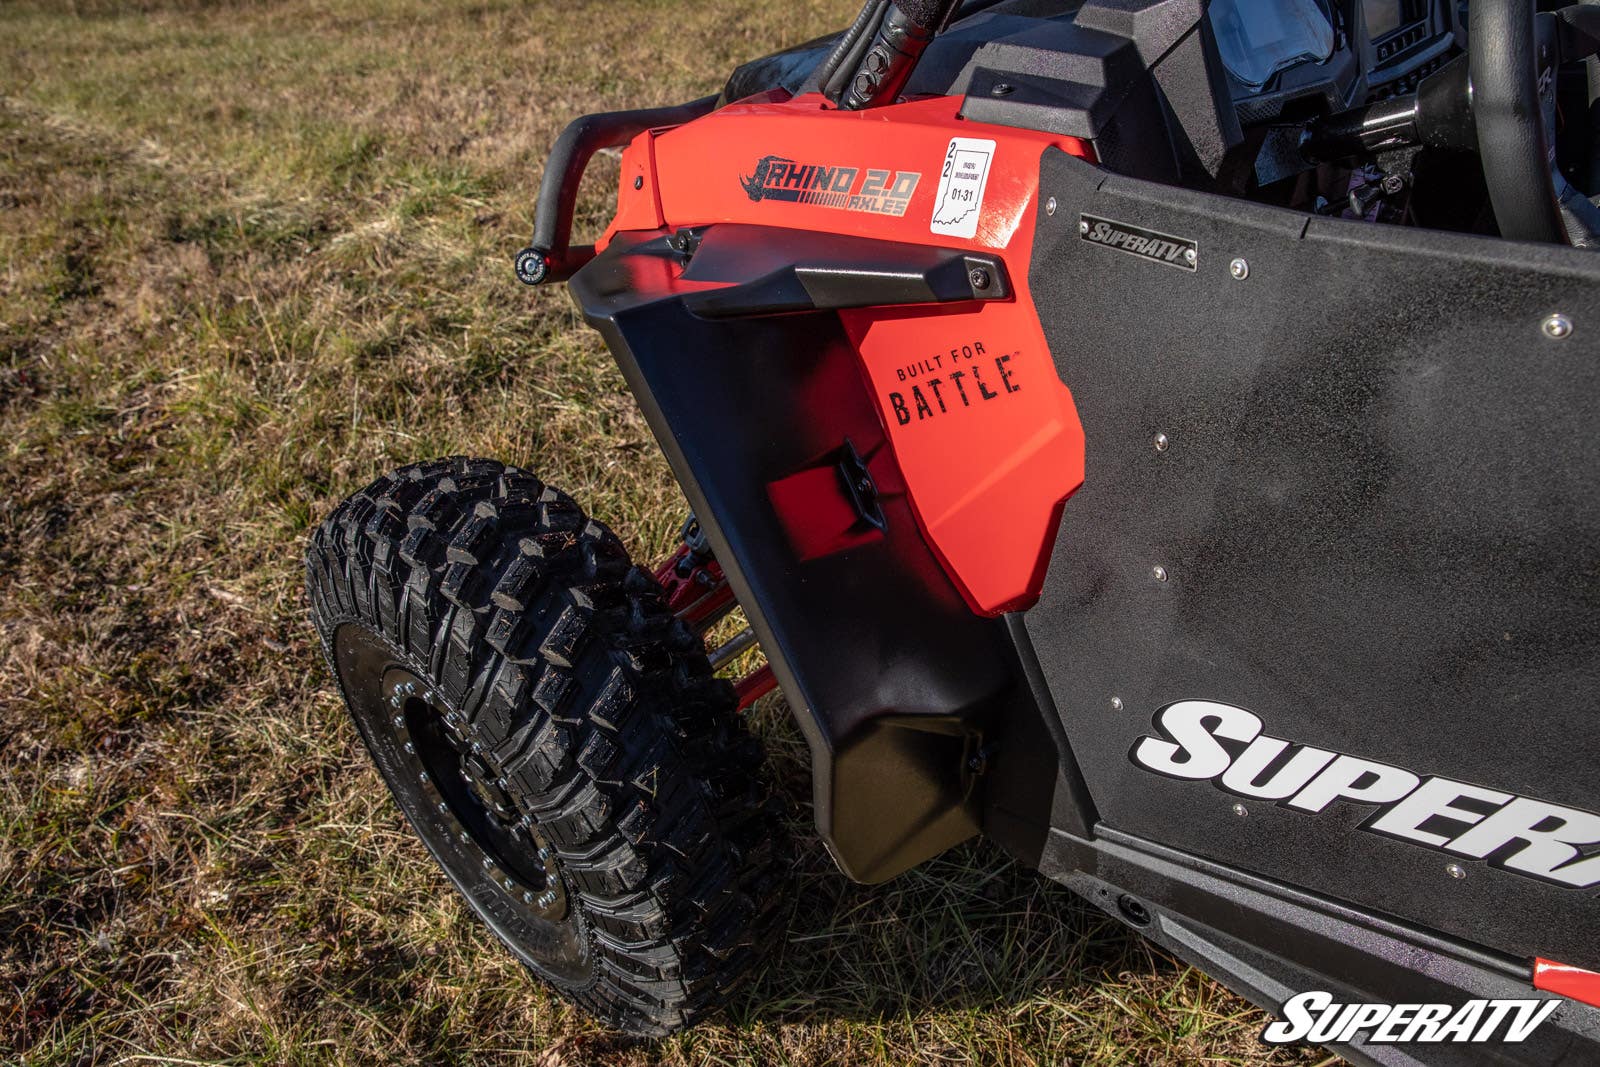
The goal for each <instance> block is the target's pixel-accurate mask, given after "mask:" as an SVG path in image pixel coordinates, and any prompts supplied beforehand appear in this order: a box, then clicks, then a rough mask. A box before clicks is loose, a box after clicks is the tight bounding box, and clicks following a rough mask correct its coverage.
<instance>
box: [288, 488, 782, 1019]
mask: <svg viewBox="0 0 1600 1067" xmlns="http://www.w3.org/2000/svg"><path fill="white" fill-rule="evenodd" d="M307 589H308V594H309V597H310V601H311V606H312V619H313V621H314V623H315V625H316V627H317V630H318V633H319V634H320V636H321V638H322V642H323V648H324V651H325V653H326V654H327V656H328V658H329V661H330V665H331V666H332V668H333V673H334V675H335V677H336V678H337V680H338V682H339V688H340V691H341V693H342V695H343V696H344V699H345V702H346V704H347V706H348V707H349V709H350V713H351V716H352V718H353V719H354V721H355V723H356V725H357V727H358V728H359V730H360V733H361V736H362V738H363V740H364V741H365V742H366V745H367V748H368V749H369V751H370V752H371V754H372V756H373V759H374V762H375V763H376V764H377V767H378V770H379V771H380V772H381V774H382V776H383V778H384V780H385V781H386V782H387V783H388V785H389V788H390V790H391V792H392V793H393V794H394V796H395V799H396V801H397V802H398V803H399V805H400V808H401V810H402V811H403V812H404V813H405V815H406V817H407V818H408V820H409V821H410V822H411V824H412V826H413V827H414V828H415V829H416V831H417V833H418V836H420V837H421V838H422V840H423V842H424V844H426V845H427V847H428V849H429V851H430V852H432V854H433V855H434V857H435V858H436V859H437V860H438V861H439V863H440V865H441V866H442V867H443V868H444V870H445V872H446V873H447V874H448V875H449V877H450V879H451V881H453V882H454V883H455V885H456V887H457V888H458V889H460V890H461V892H462V893H463V895H464V896H465V897H466V899H467V901H468V902H469V904H470V905H471V906H472V907H473V909H474V910H475V911H476V912H477V913H478V915H479V916H480V917H481V918H482V919H483V920H484V921H485V922H486V923H487V924H488V926H489V927H490V929H492V930H493V931H494V932H495V933H496V934H497V935H498V936H499V937H500V938H501V939H502V940H503V941H505V942H506V943H507V944H508V945H509V946H510V947H511V948H512V949H513V950H514V951H515V952H516V953H517V955H518V956H519V957H520V958H521V959H522V960H523V961H524V962H525V963H527V964H528V966H529V967H530V968H532V969H533V970H534V971H535V972H536V973H538V974H539V975H540V976H541V977H543V978H545V979H546V980H547V981H549V982H550V983H551V984H552V985H554V986H555V987H556V988H557V989H558V990H560V991H561V992H562V993H564V994H565V995H566V996H568V997H569V998H571V999H572V1000H574V1001H575V1002H576V1003H578V1004H579V1005H580V1006H582V1007H584V1008H585V1009H587V1010H588V1011H590V1012H591V1013H592V1014H595V1015H597V1016H598V1017H600V1018H602V1019H603V1020H605V1021H607V1022H609V1023H611V1024H612V1025H614V1026H617V1027H619V1028H621V1029H624V1030H627V1031H629V1032H632V1033H638V1034H649V1035H658V1034H664V1033H668V1032H671V1031H673V1030H676V1029H678V1028H681V1027H682V1026H685V1025H688V1024H690V1023H692V1022H693V1021H694V1019H695V1018H697V1017H698V1016H699V1015H701V1014H703V1013H704V1012H706V1011H708V1010H710V1009H712V1008H714V1007H716V1006H717V1005H719V1004H720V1003H722V1002H723V1001H725V999H726V998H727V996H728V994H729V992H730V991H731V990H732V989H733V988H734V987H735V985H736V984H737V983H738V981H739V980H740V978H741V977H742V976H743V975H745V974H746V973H747V972H748V971H749V969H750V968H751V966H752V965H753V964H754V963H755V962H756V960H757V959H758V958H759V957H760V955H761V954H762V951H763V950H764V948H765V947H766V946H767V945H768V944H769V943H770V941H771V940H772V938H771V936H770V931H771V927H772V924H773V922H774V920H775V917H776V915H777V913H778V910H779V905H780V903H781V900H782V894H781V892H779V887H780V880H781V872H782V871H783V869H784V866H785V865H784V855H785V852H786V841H785V838H784V834H783V827H782V820H781V818H780V817H779V807H778V805H777V802H776V801H775V800H774V799H773V798H772V797H771V796H770V794H769V792H768V790H767V787H766V785H765V783H764V781H763V778H762V775H761V764H762V759H761V752H760V748H759V745H757V743H756V742H755V741H754V739H753V738H751V737H750V736H749V734H748V733H747V732H746V731H745V730H744V729H743V726H742V724H741V723H740V722H739V720H738V718H737V716H736V715H735V713H734V699H733V690H732V687H731V686H730V685H729V683H727V682H726V681H724V680H721V679H718V678H715V677H714V676H713V675H712V673H711V670H710V667H709V665H708V664H707V662H706V657H705V652H704V648H703V646H702V645H701V643H700V640H699V638H698V637H696V636H695V635H694V633H693V632H692V631H690V630H689V629H688V627H686V626H685V625H684V624H683V623H682V622H680V621H679V620H677V619H676V618H674V617H673V616H672V614H671V613H670V612H669V611H668V610H667V609H666V606H665V601H664V597H663V594H662V591H661V588H660V586H659V585H657V584H656V582H655V580H654V579H653V578H652V577H651V576H650V575H649V574H648V573H646V572H645V571H643V570H641V569H639V568H637V567H634V566H632V565H631V563H630V562H629V560H628V558H627V554H626V552H625V551H624V549H623V548H622V545H621V543H620V542H619V541H618V540H617V538H616V537H615V535H613V534H612V533H611V531H609V530H608V529H606V528H605V527H604V526H602V525H600V524H599V523H596V522H594V521H593V520H591V519H589V518H587V517H586V516H584V515H583V513H582V512H581V511H580V510H579V509H578V507H577V506H576V505H575V504H574V503H573V502H572V501H571V499H570V498H568V497H566V496H565V495H564V494H562V493H559V492H557V491H556V490H553V489H549V488H547V487H545V486H544V485H543V484H542V483H540V482H539V481H538V480H537V479H536V478H534V477H533V476H532V475H530V474H528V473H526V472H524V471H521V470H518V469H517V468H514V467H506V466H503V465H501V464H498V463H493V462H489V461H483V460H460V459H458V460H443V461H436V462H433V463H424V464H417V465H415V466H412V467H407V468H402V469H401V470H399V471H396V472H394V473H393V474H391V475H388V476H386V477H385V478H381V479H379V480H378V481H377V482H374V483H373V484H372V485H371V486H369V487H367V488H366V489H365V490H363V491H362V492H360V493H357V494H355V495H354V496H352V497H351V498H350V499H348V500H346V501H345V502H344V503H343V504H341V505H340V507H339V508H338V509H337V510H336V511H335V512H334V513H333V515H331V516H330V517H329V518H328V520H327V521H326V522H324V523H323V524H322V526H321V527H320V528H319V529H318V530H317V531H316V532H315V534H314V535H313V536H312V539H311V544H310V547H309V549H308V552H307Z"/></svg>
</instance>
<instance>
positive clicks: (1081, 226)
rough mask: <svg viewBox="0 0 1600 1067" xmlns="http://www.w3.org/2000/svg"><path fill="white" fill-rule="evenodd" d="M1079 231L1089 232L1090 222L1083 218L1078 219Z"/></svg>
mask: <svg viewBox="0 0 1600 1067" xmlns="http://www.w3.org/2000/svg"><path fill="white" fill-rule="evenodd" d="M1078 232H1079V233H1088V232H1089V224H1088V223H1087V222H1084V221H1083V220H1082V219H1079V220H1078Z"/></svg>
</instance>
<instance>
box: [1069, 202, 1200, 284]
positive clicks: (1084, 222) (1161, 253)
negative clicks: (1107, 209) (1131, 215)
mask: <svg viewBox="0 0 1600 1067" xmlns="http://www.w3.org/2000/svg"><path fill="white" fill-rule="evenodd" d="M1078 236H1079V237H1081V238H1083V239H1084V240H1085V241H1088V242H1089V243H1090V244H1094V245H1103V246H1104V247H1106V248H1115V249H1116V250H1117V251H1119V252H1126V253H1128V254H1129V255H1132V256H1138V257H1139V258H1140V259H1148V260H1151V261H1153V262H1156V263H1165V264H1166V265H1167V266H1169V267H1177V268H1178V269H1179V270H1187V271H1192V270H1194V269H1195V267H1196V266H1198V265H1199V262H1200V247H1199V246H1198V245H1196V244H1195V243H1194V242H1193V241H1186V240H1184V239H1183V238H1182V237H1174V236H1172V235H1171V234H1169V233H1156V232H1155V231H1154V230H1141V229H1140V228H1139V227H1137V226H1129V225H1128V224H1127V223H1123V222H1112V221H1111V220H1110V219H1102V218H1096V217H1095V216H1093V215H1080V216H1078Z"/></svg>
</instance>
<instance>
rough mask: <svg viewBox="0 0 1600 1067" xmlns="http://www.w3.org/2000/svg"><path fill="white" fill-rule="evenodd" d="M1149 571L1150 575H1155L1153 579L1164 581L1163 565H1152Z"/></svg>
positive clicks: (1164, 570)
mask: <svg viewBox="0 0 1600 1067" xmlns="http://www.w3.org/2000/svg"><path fill="white" fill-rule="evenodd" d="M1150 573H1151V575H1153V576H1154V577H1155V580H1156V581H1158V582H1164V581H1166V580H1167V568H1165V567H1163V566H1162V565H1161V564H1159V563H1157V564H1156V565H1155V566H1154V567H1151V568H1150Z"/></svg>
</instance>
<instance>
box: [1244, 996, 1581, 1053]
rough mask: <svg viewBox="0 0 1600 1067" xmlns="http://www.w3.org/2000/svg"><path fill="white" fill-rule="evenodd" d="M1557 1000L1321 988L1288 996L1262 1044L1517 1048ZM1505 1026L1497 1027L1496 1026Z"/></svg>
mask: <svg viewBox="0 0 1600 1067" xmlns="http://www.w3.org/2000/svg"><path fill="white" fill-rule="evenodd" d="M1560 1006H1561V1001H1560V1000H1556V999H1551V1000H1533V999H1529V1000H1469V1001H1467V1002H1466V1003H1465V1004H1463V1005H1461V1006H1460V1007H1456V1006H1455V1005H1454V1004H1384V1003H1381V1002H1362V1001H1355V1002H1352V1003H1340V1002H1339V1001H1337V1000H1334V999H1333V995H1332V994H1330V993H1324V992H1323V991H1322V990H1320V989H1316V990H1312V991H1311V992H1309V993H1301V994H1300V995H1298V996H1294V997H1290V998H1289V999H1288V1000H1287V1001H1285V1002H1284V1005H1283V1007H1282V1008H1281V1009H1280V1011H1281V1013H1282V1015H1283V1019H1282V1021H1280V1022H1273V1023H1268V1024H1267V1025H1266V1028H1265V1029H1263V1030H1262V1031H1261V1040H1263V1041H1265V1042H1266V1043H1267V1044H1269V1045H1287V1044H1291V1043H1293V1042H1299V1041H1309V1042H1311V1043H1312V1044H1316V1045H1334V1044H1337V1045H1348V1044H1349V1043H1350V1042H1351V1041H1354V1040H1356V1039H1357V1038H1360V1040H1361V1042H1362V1044H1366V1045H1407V1044H1411V1043H1413V1042H1417V1043H1420V1044H1425V1045H1431V1044H1442V1043H1444V1042H1447V1041H1448V1042H1451V1043H1453V1044H1474V1045H1475V1044H1480V1043H1482V1042H1486V1041H1495V1042H1504V1043H1506V1044H1508V1045H1515V1044H1519V1043H1521V1042H1523V1041H1526V1040H1527V1039H1528V1035H1529V1034H1531V1033H1533V1032H1534V1031H1535V1030H1537V1029H1538V1028H1539V1027H1540V1025H1541V1024H1543V1023H1544V1021H1545V1020H1546V1019H1548V1018H1550V1015H1551V1013H1552V1012H1554V1011H1555V1010H1556V1008H1558V1007H1560ZM1502 1023H1504V1024H1505V1025H1504V1026H1502V1025H1501V1024H1502Z"/></svg>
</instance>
